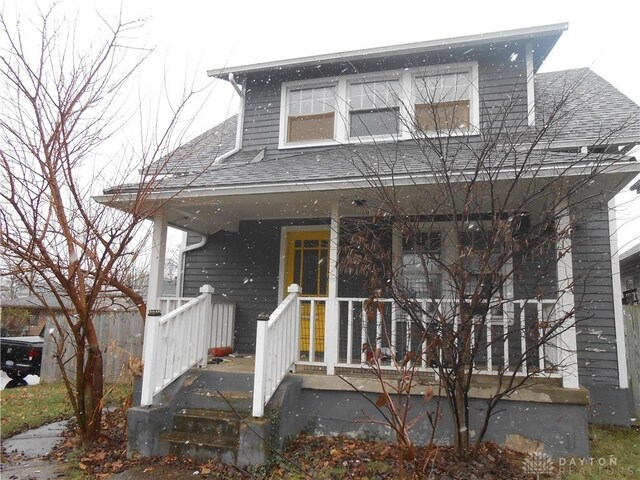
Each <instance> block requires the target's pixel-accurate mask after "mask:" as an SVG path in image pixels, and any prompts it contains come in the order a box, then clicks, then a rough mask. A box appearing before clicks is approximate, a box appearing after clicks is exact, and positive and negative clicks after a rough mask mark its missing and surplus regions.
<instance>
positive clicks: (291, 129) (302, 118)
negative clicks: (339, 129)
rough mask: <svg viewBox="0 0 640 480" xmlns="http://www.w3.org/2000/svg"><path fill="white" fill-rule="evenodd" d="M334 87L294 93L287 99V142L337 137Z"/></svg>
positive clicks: (291, 91)
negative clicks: (335, 134)
mask: <svg viewBox="0 0 640 480" xmlns="http://www.w3.org/2000/svg"><path fill="white" fill-rule="evenodd" d="M335 104H336V99H335V90H334V87H333V86H327V87H317V88H305V89H296V90H290V91H289V95H288V98H287V143H295V142H307V141H313V140H327V139H329V140H330V139H333V138H334V129H335V116H336V112H335Z"/></svg>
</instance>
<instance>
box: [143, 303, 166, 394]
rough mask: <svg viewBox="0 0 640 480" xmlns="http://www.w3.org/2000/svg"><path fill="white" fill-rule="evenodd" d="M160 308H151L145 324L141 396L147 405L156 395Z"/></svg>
mask: <svg viewBox="0 0 640 480" xmlns="http://www.w3.org/2000/svg"><path fill="white" fill-rule="evenodd" d="M160 315H161V313H160V311H159V310H149V311H148V313H147V320H146V322H145V325H144V341H143V343H142V365H143V368H144V370H143V373H142V391H141V396H140V405H142V406H146V405H151V404H153V396H154V393H155V392H154V388H155V386H154V379H155V378H156V376H155V374H154V368H155V364H156V362H155V353H156V351H157V349H158V348H159V347H160V345H158V321H159V320H160Z"/></svg>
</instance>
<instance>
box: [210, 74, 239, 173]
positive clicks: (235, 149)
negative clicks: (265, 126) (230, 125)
mask: <svg viewBox="0 0 640 480" xmlns="http://www.w3.org/2000/svg"><path fill="white" fill-rule="evenodd" d="M227 80H228V82H229V83H230V84H231V86H232V87H233V89H234V90H235V91H236V93H237V94H238V96H239V97H240V107H239V108H238V124H237V126H236V145H235V147H233V150H229V151H228V152H226V153H224V154H222V155H220V156H219V157H218V158H216V160H215V162H213V164H214V165H218V164H220V163H222V161H223V160H224V159H225V158H228V157H230V156H231V155H233V154H235V153H237V152H239V151H240V149H241V148H242V129H243V128H244V105H245V94H244V91H243V90H242V88H240V85H238V83H237V82H236V79H235V76H234V75H233V73H230V74H229V77H228V78H227Z"/></svg>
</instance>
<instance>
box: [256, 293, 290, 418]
mask: <svg viewBox="0 0 640 480" xmlns="http://www.w3.org/2000/svg"><path fill="white" fill-rule="evenodd" d="M299 292H300V287H299V286H298V285H296V284H293V285H291V286H290V287H289V295H288V296H287V298H286V299H285V300H284V301H283V302H282V303H281V304H280V305H279V306H278V308H277V309H276V310H275V311H274V312H273V313H272V314H271V315H270V316H269V317H268V318H264V319H259V320H258V329H257V332H256V362H255V376H254V383H253V411H252V414H253V416H254V417H262V415H263V414H264V407H265V405H266V404H267V403H268V402H269V399H270V398H271V396H272V395H273V393H274V392H275V391H276V389H277V388H278V385H280V382H281V381H282V379H283V378H284V376H285V375H286V374H287V372H288V371H289V369H290V368H291V366H292V365H293V364H294V362H295V361H296V360H297V358H298V354H299V351H298V349H299V347H298V345H299V339H300V319H299V318H300V315H299V311H300V309H299V304H298V293H299Z"/></svg>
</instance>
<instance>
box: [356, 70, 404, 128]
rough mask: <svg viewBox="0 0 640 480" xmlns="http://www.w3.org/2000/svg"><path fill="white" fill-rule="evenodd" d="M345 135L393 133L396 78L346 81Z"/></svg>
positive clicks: (396, 109) (397, 119) (397, 120)
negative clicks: (347, 114)
mask: <svg viewBox="0 0 640 480" xmlns="http://www.w3.org/2000/svg"><path fill="white" fill-rule="evenodd" d="M348 95H349V102H348V103H349V138H352V139H353V138H362V137H377V136H384V135H393V136H397V135H398V133H399V131H400V111H399V105H400V100H399V98H400V80H389V81H375V82H351V83H349V93H348Z"/></svg>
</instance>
